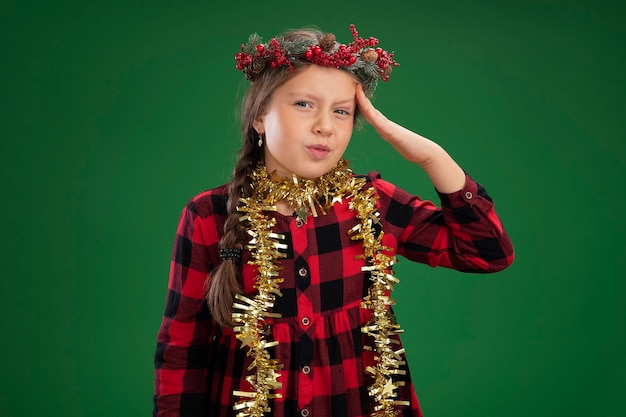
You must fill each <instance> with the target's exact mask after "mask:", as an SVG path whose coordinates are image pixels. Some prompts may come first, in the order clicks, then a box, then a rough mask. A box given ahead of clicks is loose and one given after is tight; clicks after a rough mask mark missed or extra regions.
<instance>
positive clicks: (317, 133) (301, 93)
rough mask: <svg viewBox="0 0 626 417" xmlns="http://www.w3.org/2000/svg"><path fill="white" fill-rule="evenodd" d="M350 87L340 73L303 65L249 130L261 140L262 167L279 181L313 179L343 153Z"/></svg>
mask: <svg viewBox="0 0 626 417" xmlns="http://www.w3.org/2000/svg"><path fill="white" fill-rule="evenodd" d="M356 85H357V84H356V81H355V80H354V79H353V78H352V77H351V76H350V75H349V74H347V73H346V72H344V71H342V70H339V69H336V68H327V67H321V66H319V65H309V66H308V67H306V68H305V69H303V70H301V71H300V72H298V74H297V75H295V76H294V77H293V78H291V79H290V80H289V81H287V82H286V83H284V84H282V85H281V86H280V87H278V88H277V89H276V90H275V91H274V94H273V95H272V98H271V100H270V102H269V104H268V106H267V108H266V109H265V112H264V114H263V115H262V116H261V117H259V118H258V119H255V120H254V122H253V125H254V128H255V129H256V130H257V132H259V133H264V134H265V143H264V146H265V165H266V167H267V171H268V172H270V173H271V172H273V171H276V173H277V174H278V175H280V176H281V177H288V178H290V177H291V174H292V173H294V174H296V175H298V176H299V177H302V178H308V179H312V178H317V177H320V176H321V175H323V174H325V173H326V172H328V171H329V170H330V169H331V168H332V167H333V166H334V165H335V164H336V163H337V162H338V161H339V159H340V158H341V157H342V156H343V153H344V151H345V150H346V148H347V147H348V143H349V142H350V137H351V136H352V128H353V126H354V113H355V111H356V101H355V97H356V96H355V95H356Z"/></svg>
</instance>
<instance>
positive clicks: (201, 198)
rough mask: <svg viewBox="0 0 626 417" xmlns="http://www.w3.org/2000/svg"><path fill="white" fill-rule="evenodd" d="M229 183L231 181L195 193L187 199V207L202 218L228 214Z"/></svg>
mask: <svg viewBox="0 0 626 417" xmlns="http://www.w3.org/2000/svg"><path fill="white" fill-rule="evenodd" d="M229 185H230V184H229V183H227V184H223V185H220V186H219V187H216V188H212V189H209V190H205V191H202V192H200V193H198V194H196V195H194V196H193V197H191V198H190V199H189V201H187V205H186V209H187V210H188V211H191V212H192V213H194V214H195V215H197V216H199V217H201V218H206V217H209V216H212V215H226V214H227V208H226V203H227V202H228V189H229Z"/></svg>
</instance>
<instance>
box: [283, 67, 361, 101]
mask: <svg viewBox="0 0 626 417" xmlns="http://www.w3.org/2000/svg"><path fill="white" fill-rule="evenodd" d="M356 85H357V82H356V80H355V79H354V78H353V77H352V76H351V75H350V74H348V73H347V72H346V71H343V70H341V69H337V68H326V67H320V66H318V65H309V66H308V67H307V68H305V69H302V70H300V71H298V73H297V74H295V75H294V76H293V77H291V78H290V79H289V80H287V81H286V82H285V83H284V84H283V85H281V86H280V87H279V88H278V89H277V90H280V92H281V93H283V94H294V93H299V92H302V93H311V94H319V95H323V96H329V97H335V96H342V97H343V96H348V97H353V96H354V95H355V94H356ZM277 92H278V91H277Z"/></svg>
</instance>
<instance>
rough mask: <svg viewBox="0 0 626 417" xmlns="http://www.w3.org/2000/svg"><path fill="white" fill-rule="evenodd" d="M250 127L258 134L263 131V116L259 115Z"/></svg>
mask: <svg viewBox="0 0 626 417" xmlns="http://www.w3.org/2000/svg"><path fill="white" fill-rule="evenodd" d="M252 127H254V130H256V131H257V133H258V134H262V133H265V125H264V123H263V116H259V117H257V118H256V119H254V120H253V121H252Z"/></svg>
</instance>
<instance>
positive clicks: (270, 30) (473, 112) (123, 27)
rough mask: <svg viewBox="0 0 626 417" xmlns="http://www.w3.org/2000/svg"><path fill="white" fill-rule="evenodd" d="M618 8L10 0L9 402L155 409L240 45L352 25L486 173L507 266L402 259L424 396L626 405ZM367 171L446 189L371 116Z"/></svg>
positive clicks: (509, 412) (507, 412)
mask: <svg viewBox="0 0 626 417" xmlns="http://www.w3.org/2000/svg"><path fill="white" fill-rule="evenodd" d="M625 18H626V13H625V12H624V7H623V6H621V2H618V1H615V2H607V1H587V2H583V1H567V0H562V1H557V0H546V1H513V0H509V1H504V0H503V1H484V0H483V1H480V0H477V1H466V2H464V1H452V2H439V1H434V0H431V1H414V2H409V1H405V2H392V1H389V2H382V1H368V0H361V1H358V2H347V1H344V2H325V3H324V2H306V3H305V2H294V1H285V2H279V1H276V2H264V1H255V2H248V3H244V2H240V1H231V2H225V3H223V4H219V5H218V6H215V5H211V4H209V2H208V1H202V2H201V1H151V2H149V1H142V2H136V1H121V0H117V1H100V2H88V1H85V2H79V1H73V2H71V1H54V2H53V1H50V2H44V1H17V0H15V1H4V0H3V1H1V2H0V33H1V36H2V38H1V43H0V48H1V49H0V51H1V56H0V60H1V61H0V62H1V64H0V71H1V73H0V74H1V77H0V88H1V90H0V106H1V107H0V111H1V115H2V116H1V117H2V119H1V122H0V136H1V140H0V143H1V148H0V149H1V152H0V154H1V156H0V158H1V159H0V162H1V164H0V169H1V170H2V175H1V176H0V177H1V178H2V184H1V186H2V216H1V217H0V221H1V222H2V223H1V229H0V230H2V235H3V237H4V238H3V240H2V250H1V252H0V253H1V256H2V258H1V259H2V264H1V267H2V271H1V276H2V287H1V297H2V302H1V303H0V317H2V345H1V348H0V349H1V350H0V372H1V377H0V381H1V382H0V416H2V417H10V416H16V417H17V416H20V417H22V416H35V415H37V416H61V415H63V416H90V417H91V416H94V417H97V416H139V415H150V414H151V408H152V404H151V396H152V355H153V352H154V346H155V337H156V332H157V328H158V325H159V322H160V319H161V314H162V311H163V306H164V301H165V291H166V285H167V275H168V268H169V259H170V254H171V246H172V243H173V239H174V233H175V229H176V224H177V221H178V216H179V214H180V211H181V209H182V207H183V206H184V204H185V203H186V201H187V199H188V198H190V197H191V196H192V195H194V194H196V193H197V192H200V191H202V190H204V189H207V188H212V187H214V186H217V185H219V184H222V183H223V182H225V181H227V180H228V178H229V174H230V171H231V166H232V164H233V162H234V153H235V151H236V150H237V149H238V128H237V119H236V108H237V104H238V102H239V98H240V96H241V94H242V91H243V89H244V88H245V86H246V84H245V82H244V81H243V77H242V75H241V73H239V72H238V71H236V70H235V68H234V54H235V53H236V52H237V51H238V48H239V45H240V43H242V42H244V41H245V40H246V39H247V36H248V34H249V33H251V32H254V31H257V32H258V33H259V34H260V35H261V36H263V37H264V38H265V39H268V38H269V37H271V36H272V35H274V34H277V33H279V32H282V31H284V30H286V29H289V28H292V27H298V26H302V25H310V24H314V25H318V26H320V27H321V28H322V29H324V30H326V31H330V32H334V33H336V34H337V36H338V38H339V39H340V40H344V41H346V42H347V41H349V40H350V32H349V28H348V26H349V24H350V23H355V24H356V25H357V29H358V30H359V31H360V34H361V35H362V36H365V37H367V36H376V37H378V38H379V39H380V40H381V45H382V46H383V47H385V48H386V49H390V50H395V51H396V59H397V60H398V62H400V64H401V66H400V67H398V68H396V69H395V70H394V72H393V74H392V76H391V80H390V81H389V82H388V83H386V84H381V85H380V87H379V89H378V91H377V94H376V97H375V101H374V102H375V105H376V106H377V107H378V108H379V109H380V110H381V111H383V112H384V113H385V114H386V115H387V116H388V117H390V118H391V119H393V120H395V121H397V122H399V123H401V124H403V125H405V126H406V127H408V128H410V129H412V130H415V131H417V132H419V133H421V134H423V135H425V136H427V137H430V138H432V139H433V140H435V141H437V142H439V143H440V144H442V145H443V146H444V147H445V148H446V149H447V150H448V151H449V152H450V153H451V154H452V155H453V156H454V157H455V158H456V159H457V161H458V162H459V163H460V164H461V165H462V166H463V167H464V168H465V169H466V170H468V171H469V172H470V173H471V174H472V176H473V177H474V178H476V179H477V180H479V181H480V182H481V183H482V184H483V185H485V187H486V188H487V189H488V190H489V192H490V194H491V195H492V196H493V197H494V199H495V200H496V209H497V211H498V212H499V214H500V215H501V218H502V220H503V222H504V224H505V226H506V227H507V230H508V231H509V233H510V235H511V237H512V239H513V241H514V244H515V248H516V256H517V257H516V261H515V263H514V265H513V266H512V267H511V268H509V269H508V270H506V271H504V272H502V273H499V274H495V275H488V276H484V275H464V274H461V273H458V272H455V271H448V270H444V269H431V268H429V267H427V266H424V265H417V264H410V263H409V262H408V261H402V260H401V261H400V264H399V265H398V276H399V278H401V283H400V284H399V285H398V286H397V287H396V292H395V297H396V299H397V301H398V307H397V312H398V315H399V320H400V322H401V324H402V325H403V327H404V328H405V329H406V334H405V336H404V340H405V343H406V345H407V351H408V357H409V361H410V366H411V371H412V373H413V377H414V379H415V384H416V390H417V394H418V396H419V398H420V400H421V403H422V405H423V409H424V412H425V415H426V416H427V417H447V416H450V417H452V416H455V417H456V416H466V417H469V416H507V417H516V416H520V417H521V416H528V415H532V416H535V417H539V416H545V417H554V416H594V417H595V416H598V417H603V416H604V417H616V416H624V415H626V405H625V402H624V390H625V389H626V363H625V362H626V361H624V351H625V347H626V346H625V341H626V338H625V337H624V328H625V327H624V322H625V320H624V319H625V318H626V317H625V316H626V314H625V304H626V284H625V281H626V268H625V265H626V261H625V259H626V253H625V243H624V242H625V239H624V234H625V232H626V230H625V222H624V220H623V217H624V210H625V203H626V200H625V196H624V194H625V191H626V189H625V187H624V185H625V177H626V175H625V172H624V171H625V169H624V168H625V167H626V152H625V150H626V149H625V146H624V139H626V138H625V134H624V132H625V129H624V128H625V127H626V123H625V118H626V112H625V110H626V109H625V105H624V95H625V93H626V84H625V81H626V76H625V73H626V71H625V68H624V64H625V63H626V59H625V58H626V57H625V51H626V23H625V22H626V19H625ZM347 157H348V158H350V159H352V161H353V165H354V166H355V168H356V170H357V171H359V172H365V171H369V170H378V171H380V172H381V173H382V175H383V178H386V179H388V180H390V181H393V182H395V183H397V184H398V185H400V186H402V187H403V188H405V189H407V190H409V191H411V192H414V193H417V194H419V195H421V196H422V197H424V198H428V199H433V198H435V197H436V196H435V193H434V191H433V189H432V185H431V184H430V183H429V182H428V179H427V178H426V177H425V175H424V174H423V172H421V171H420V170H419V169H417V168H415V167H413V166H411V165H410V164H408V163H407V162H405V161H403V160H402V159H401V157H400V156H399V155H397V154H395V152H394V151H393V149H391V148H390V147H389V146H388V145H387V144H386V143H384V142H383V141H381V140H380V139H379V138H378V137H377V136H376V135H375V133H374V132H373V130H372V129H371V128H369V127H364V128H363V129H361V130H360V131H358V132H356V133H355V135H354V137H353V141H352V143H351V145H350V147H349V149H348V153H347Z"/></svg>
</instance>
